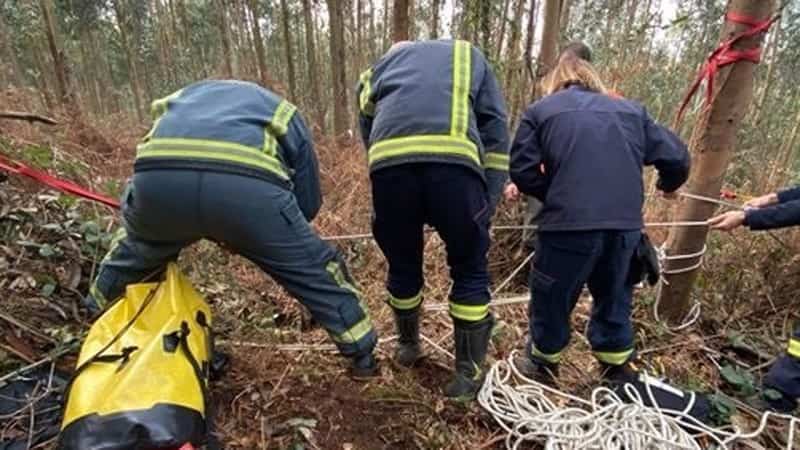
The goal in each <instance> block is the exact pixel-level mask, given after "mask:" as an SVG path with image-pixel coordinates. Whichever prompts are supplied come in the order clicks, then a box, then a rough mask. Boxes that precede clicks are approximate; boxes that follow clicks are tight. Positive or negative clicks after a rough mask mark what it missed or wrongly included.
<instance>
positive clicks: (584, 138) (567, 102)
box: [510, 57, 690, 382]
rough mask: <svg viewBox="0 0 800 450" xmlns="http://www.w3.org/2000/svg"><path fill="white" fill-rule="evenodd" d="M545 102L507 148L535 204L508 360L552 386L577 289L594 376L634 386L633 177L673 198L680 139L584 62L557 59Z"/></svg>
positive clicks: (636, 223)
mask: <svg viewBox="0 0 800 450" xmlns="http://www.w3.org/2000/svg"><path fill="white" fill-rule="evenodd" d="M544 83H545V85H544V92H545V95H546V97H544V98H542V99H541V100H540V101H538V102H536V103H534V104H533V105H531V106H530V107H528V109H527V111H526V112H525V113H524V115H523V117H522V121H521V123H520V126H519V130H518V131H517V134H516V137H515V139H514V143H513V144H512V147H511V170H510V173H511V179H512V180H513V182H514V183H515V184H516V186H517V187H518V188H519V190H520V191H521V192H522V193H524V194H526V195H532V196H534V197H536V198H537V199H539V200H540V201H541V202H542V203H543V207H542V211H541V212H540V213H539V216H538V224H539V230H538V245H537V248H536V256H535V257H534V261H533V268H532V270H531V275H530V289H531V302H530V341H529V342H528V346H527V351H526V356H525V357H523V358H519V360H518V361H516V364H517V366H518V367H519V368H520V370H522V371H523V372H524V373H525V374H526V375H527V376H530V377H532V378H537V379H539V380H540V381H553V378H554V377H555V376H557V374H558V365H559V363H560V362H561V354H562V352H563V350H564V349H565V348H566V346H567V344H568V343H569V340H570V316H571V314H572V310H573V309H574V307H575V304H576V302H577V300H578V297H579V295H580V294H581V292H582V290H583V286H584V285H585V284H588V287H589V291H590V292H591V294H592V298H593V301H592V313H591V320H590V322H589V328H588V338H589V342H590V344H591V346H592V351H593V352H594V355H595V357H596V358H597V359H598V360H599V361H600V363H601V365H602V367H603V376H604V377H605V379H606V380H609V381H612V382H618V381H621V382H628V381H632V380H635V379H636V378H637V377H638V374H636V373H635V372H634V371H633V368H632V367H631V366H630V365H629V364H628V362H629V361H630V359H631V358H632V357H633V355H634V330H633V324H632V322H631V303H632V299H633V284H634V283H635V282H632V281H630V279H629V276H628V275H629V269H630V267H631V260H632V258H633V257H634V253H635V252H636V250H637V248H638V246H639V245H640V242H641V241H642V232H641V229H642V228H643V226H644V223H643V220H642V205H643V202H644V189H643V181H642V170H643V166H645V165H655V167H656V169H657V170H658V175H659V181H658V185H657V186H658V188H659V189H660V190H661V191H663V192H673V191H675V190H677V189H678V188H679V187H680V186H681V185H682V184H683V183H684V182H685V181H686V179H687V177H688V174H689V161H690V160H689V153H688V151H687V148H686V146H685V144H684V143H683V142H681V141H680V139H679V138H678V137H677V136H675V134H673V133H672V132H670V131H669V130H667V129H666V128H664V127H662V126H659V125H658V124H656V123H654V122H653V120H652V119H651V118H650V116H649V115H648V114H647V112H646V111H645V109H644V107H642V106H641V105H639V104H637V103H635V102H632V101H628V100H623V99H617V98H613V97H612V96H610V95H608V92H607V90H606V88H605V86H604V84H603V82H602V80H601V79H600V78H599V76H598V75H597V73H596V72H595V70H594V68H593V67H592V65H591V64H590V63H589V62H588V61H584V60H581V59H579V58H577V57H567V58H562V59H561V60H560V61H559V63H558V65H557V66H556V67H555V68H554V69H553V71H552V72H551V73H550V75H549V76H548V77H547V78H546V79H545V82H544Z"/></svg>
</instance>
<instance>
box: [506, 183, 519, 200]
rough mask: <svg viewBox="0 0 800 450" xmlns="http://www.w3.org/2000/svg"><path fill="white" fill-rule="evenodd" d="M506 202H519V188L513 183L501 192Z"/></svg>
mask: <svg viewBox="0 0 800 450" xmlns="http://www.w3.org/2000/svg"><path fill="white" fill-rule="evenodd" d="M503 195H504V196H505V197H506V201H509V202H515V201H517V200H519V188H518V187H517V185H516V184H514V183H509V184H508V186H506V188H505V190H504V191H503Z"/></svg>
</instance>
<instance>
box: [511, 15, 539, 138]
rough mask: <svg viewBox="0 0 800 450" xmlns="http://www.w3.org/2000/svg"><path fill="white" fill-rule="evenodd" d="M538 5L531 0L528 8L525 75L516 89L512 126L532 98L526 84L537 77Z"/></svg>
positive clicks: (524, 55)
mask: <svg viewBox="0 0 800 450" xmlns="http://www.w3.org/2000/svg"><path fill="white" fill-rule="evenodd" d="M538 5H539V4H538V3H537V2H536V0H531V3H530V8H529V9H528V22H527V23H528V29H527V32H526V34H525V51H524V53H523V57H522V60H523V62H524V65H525V67H524V69H525V75H524V76H523V77H522V80H524V82H523V83H522V85H521V86H519V87H518V88H517V89H516V92H517V95H516V96H514V102H513V105H511V124H512V126H515V124H516V123H517V119H518V118H519V115H520V110H521V109H522V107H523V106H524V104H525V102H526V100H530V99H529V98H528V92H530V91H528V89H525V86H530V85H531V84H532V83H533V82H534V80H535V79H536V76H535V74H534V72H533V40H534V37H535V36H536V18H537V17H539V16H538V14H537V12H538V11H537V10H538Z"/></svg>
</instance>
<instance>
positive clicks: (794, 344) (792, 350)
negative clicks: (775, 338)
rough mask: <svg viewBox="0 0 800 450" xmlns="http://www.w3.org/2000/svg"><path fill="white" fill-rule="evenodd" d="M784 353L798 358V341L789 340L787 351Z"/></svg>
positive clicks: (799, 353) (799, 351)
mask: <svg viewBox="0 0 800 450" xmlns="http://www.w3.org/2000/svg"><path fill="white" fill-rule="evenodd" d="M786 353H788V354H789V355H790V356H794V357H795V358H800V340H797V339H789V349H788V350H787V351H786Z"/></svg>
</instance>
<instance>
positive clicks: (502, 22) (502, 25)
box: [494, 0, 524, 61]
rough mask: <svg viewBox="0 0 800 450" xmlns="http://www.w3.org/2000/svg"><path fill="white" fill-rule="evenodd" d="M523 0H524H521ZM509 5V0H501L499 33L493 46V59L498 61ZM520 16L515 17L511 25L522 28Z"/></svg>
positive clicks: (504, 36) (501, 52)
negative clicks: (501, 9)
mask: <svg viewBox="0 0 800 450" xmlns="http://www.w3.org/2000/svg"><path fill="white" fill-rule="evenodd" d="M523 1H524V0H523ZM509 6H511V0H504V1H503V11H502V14H501V15H500V35H499V36H498V37H497V42H496V45H495V48H494V60H495V61H500V56H501V55H502V54H503V44H504V43H505V40H506V27H507V25H508V8H509ZM521 19H522V16H521V15H520V17H515V18H514V23H513V25H512V30H513V27H517V28H522V21H521Z"/></svg>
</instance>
